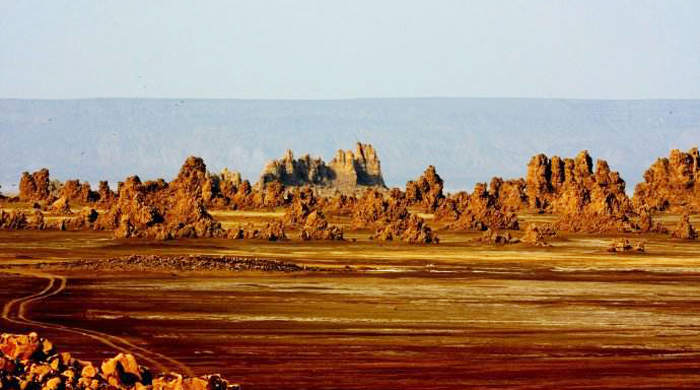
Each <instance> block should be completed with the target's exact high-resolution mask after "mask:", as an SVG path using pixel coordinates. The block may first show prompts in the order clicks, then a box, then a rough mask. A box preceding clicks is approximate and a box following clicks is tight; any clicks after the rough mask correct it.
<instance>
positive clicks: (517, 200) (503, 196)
mask: <svg viewBox="0 0 700 390" xmlns="http://www.w3.org/2000/svg"><path fill="white" fill-rule="evenodd" d="M489 193H490V194H491V195H492V196H493V197H495V198H496V199H497V204H498V205H499V207H500V208H501V210H502V212H516V211H520V210H526V209H527V207H528V197H527V183H526V182H525V180H523V179H515V180H506V181H504V180H503V179H501V178H500V177H494V178H493V179H491V183H490V184H489Z"/></svg>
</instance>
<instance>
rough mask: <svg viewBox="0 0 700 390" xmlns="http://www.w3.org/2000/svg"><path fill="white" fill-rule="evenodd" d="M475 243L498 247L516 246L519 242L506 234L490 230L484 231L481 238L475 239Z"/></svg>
mask: <svg viewBox="0 0 700 390" xmlns="http://www.w3.org/2000/svg"><path fill="white" fill-rule="evenodd" d="M477 241H479V242H484V243H487V244H499V245H505V244H517V243H518V242H520V240H519V239H517V238H515V237H513V236H512V235H511V234H510V233H508V232H502V231H498V230H491V229H488V230H486V231H485V232H484V234H483V235H482V236H481V238H478V239H477Z"/></svg>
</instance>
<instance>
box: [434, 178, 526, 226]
mask: <svg viewBox="0 0 700 390" xmlns="http://www.w3.org/2000/svg"><path fill="white" fill-rule="evenodd" d="M436 215H439V216H447V217H448V218H451V217H452V216H454V217H455V218H454V219H453V220H454V222H452V223H449V224H448V225H446V226H445V229H446V230H458V231H464V230H466V231H486V230H488V229H491V230H518V229H519V224H518V217H517V215H515V213H513V212H511V211H506V209H505V208H504V207H503V205H502V204H501V203H500V200H499V198H498V197H496V196H495V195H494V194H492V193H490V192H489V190H488V189H487V188H486V184H485V183H478V184H477V185H476V186H475V187H474V192H472V194H471V195H469V196H467V197H465V196H463V195H458V198H457V199H453V200H452V201H446V202H444V204H443V205H442V206H441V208H440V209H438V212H437V213H436ZM447 220H448V221H449V220H450V219H447Z"/></svg>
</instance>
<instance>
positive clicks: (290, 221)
mask: <svg viewBox="0 0 700 390" xmlns="http://www.w3.org/2000/svg"><path fill="white" fill-rule="evenodd" d="M292 198H293V201H292V205H291V206H290V207H289V208H287V211H286V212H285V215H284V217H283V221H284V225H285V226H288V227H290V228H292V229H299V238H300V239H302V240H304V241H308V240H342V239H343V230H342V229H341V228H340V227H338V226H331V225H329V224H328V222H327V221H326V218H325V216H324V215H323V212H321V211H320V210H318V209H319V208H320V206H319V203H318V200H317V198H316V195H315V194H314V192H313V191H312V190H311V189H310V188H308V187H306V188H304V189H303V190H301V191H300V190H298V189H297V190H295V191H294V193H293V194H292Z"/></svg>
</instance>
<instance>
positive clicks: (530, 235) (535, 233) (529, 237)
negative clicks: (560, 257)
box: [520, 223, 559, 246]
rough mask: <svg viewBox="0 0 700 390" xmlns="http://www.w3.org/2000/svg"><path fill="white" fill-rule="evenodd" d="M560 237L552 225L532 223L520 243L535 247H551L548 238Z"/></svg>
mask: <svg viewBox="0 0 700 390" xmlns="http://www.w3.org/2000/svg"><path fill="white" fill-rule="evenodd" d="M557 237H559V231H558V230H557V228H556V226H554V225H553V224H550V223H540V224H537V223H530V224H528V225H527V228H526V229H525V235H523V237H522V238H521V239H520V241H522V242H524V243H526V244H529V245H533V246H549V243H547V238H557Z"/></svg>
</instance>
